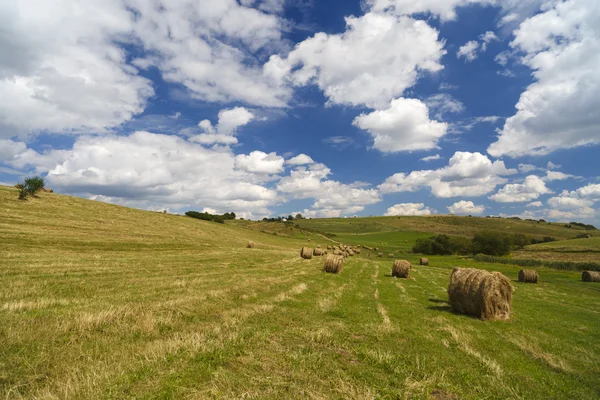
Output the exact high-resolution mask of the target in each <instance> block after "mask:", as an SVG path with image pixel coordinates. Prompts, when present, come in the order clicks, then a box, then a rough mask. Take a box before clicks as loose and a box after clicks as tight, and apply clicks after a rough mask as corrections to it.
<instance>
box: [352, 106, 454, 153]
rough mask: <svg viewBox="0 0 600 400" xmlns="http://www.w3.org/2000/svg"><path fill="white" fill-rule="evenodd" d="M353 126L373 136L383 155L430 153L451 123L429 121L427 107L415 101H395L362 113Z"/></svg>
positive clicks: (375, 146)
mask: <svg viewBox="0 0 600 400" xmlns="http://www.w3.org/2000/svg"><path fill="white" fill-rule="evenodd" d="M353 124H354V125H355V126H357V127H359V128H360V129H363V130H366V131H368V132H369V133H370V134H371V136H372V137H373V148H374V149H377V150H379V151H381V152H385V153H392V152H400V151H414V150H429V149H435V148H437V143H438V141H439V139H440V138H441V137H443V136H444V135H445V134H446V131H447V129H448V124H446V123H443V122H437V121H433V120H431V119H430V118H429V110H428V108H427V106H426V105H425V104H424V103H423V102H421V101H420V100H416V99H405V98H400V99H395V100H392V102H391V104H390V106H389V108H387V109H385V110H378V111H373V112H372V113H370V114H361V115H359V116H358V117H356V119H355V120H354V122H353Z"/></svg>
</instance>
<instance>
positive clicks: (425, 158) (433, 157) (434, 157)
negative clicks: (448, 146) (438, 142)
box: [421, 154, 442, 162]
mask: <svg viewBox="0 0 600 400" xmlns="http://www.w3.org/2000/svg"><path fill="white" fill-rule="evenodd" d="M441 158H442V156H440V155H439V154H436V155H434V156H427V157H423V158H421V161H425V162H429V161H435V160H440V159H441Z"/></svg>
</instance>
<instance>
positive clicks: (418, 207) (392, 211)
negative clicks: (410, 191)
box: [384, 203, 435, 217]
mask: <svg viewBox="0 0 600 400" xmlns="http://www.w3.org/2000/svg"><path fill="white" fill-rule="evenodd" d="M434 212H435V210H432V209H431V208H429V207H425V204H423V203H402V204H396V205H395V206H392V207H390V208H388V209H387V211H386V213H385V214H384V215H385V216H386V217H395V216H423V215H431V214H433V213H434Z"/></svg>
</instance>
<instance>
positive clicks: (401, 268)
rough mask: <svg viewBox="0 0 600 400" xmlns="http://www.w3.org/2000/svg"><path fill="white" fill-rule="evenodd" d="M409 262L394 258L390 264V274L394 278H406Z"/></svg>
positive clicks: (408, 271)
mask: <svg viewBox="0 0 600 400" xmlns="http://www.w3.org/2000/svg"><path fill="white" fill-rule="evenodd" d="M411 266H412V265H411V263H410V262H408V261H406V260H396V261H394V265H393V266H392V276H394V277H396V278H408V274H409V273H410V267H411Z"/></svg>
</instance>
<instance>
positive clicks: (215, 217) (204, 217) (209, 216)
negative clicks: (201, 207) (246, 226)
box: [185, 211, 235, 224]
mask: <svg viewBox="0 0 600 400" xmlns="http://www.w3.org/2000/svg"><path fill="white" fill-rule="evenodd" d="M232 214H233V213H228V214H225V215H213V214H209V213H207V212H203V213H201V212H198V211H188V212H186V213H185V215H187V216H188V217H192V218H196V219H201V220H204V221H212V222H218V223H220V224H224V223H225V220H226V219H234V218H235V214H233V218H231V215H232ZM226 216H227V217H226Z"/></svg>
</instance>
